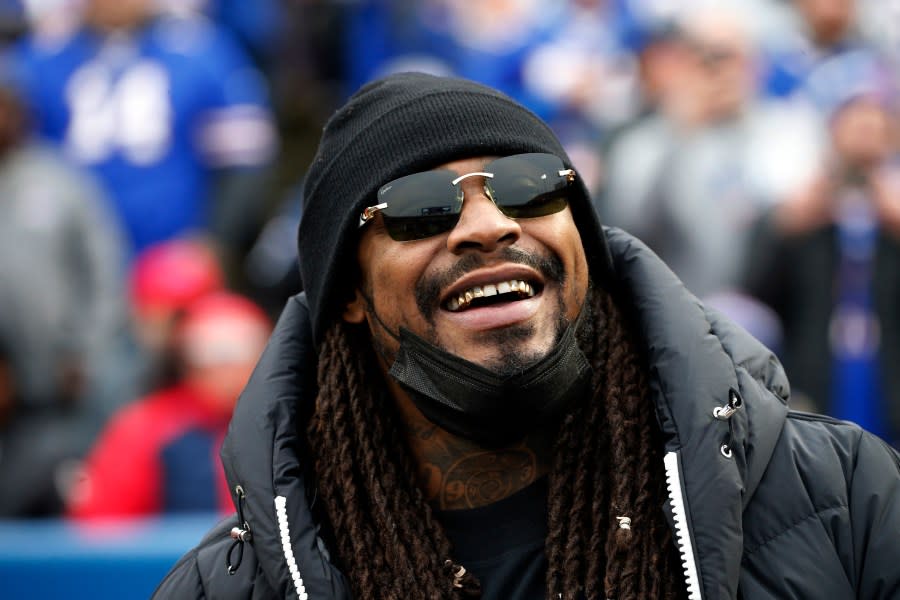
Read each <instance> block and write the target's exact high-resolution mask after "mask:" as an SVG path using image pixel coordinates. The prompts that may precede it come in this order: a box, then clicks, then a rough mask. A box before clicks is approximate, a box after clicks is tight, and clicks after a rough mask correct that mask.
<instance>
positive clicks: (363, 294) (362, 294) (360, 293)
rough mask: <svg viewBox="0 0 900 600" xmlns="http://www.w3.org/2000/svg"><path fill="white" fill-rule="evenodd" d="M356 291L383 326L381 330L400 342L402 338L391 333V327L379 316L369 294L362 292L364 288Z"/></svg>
mask: <svg viewBox="0 0 900 600" xmlns="http://www.w3.org/2000/svg"><path fill="white" fill-rule="evenodd" d="M356 291H357V292H359V295H360V296H362V299H363V301H365V303H366V306H367V307H368V308H369V312H370V313H371V314H372V316H373V317H375V321H377V322H378V324H379V325H381V328H382V329H384V330H385V331H386V332H387V333H388V335H389V336H391V337H392V338H394V339H395V340H397V341H398V342H399V341H400V336H399V335H398V334H396V333H394V332H393V331H391V329H390V327H388V326H387V325H386V324H385V322H384V321H382V320H381V317H380V316H378V313H377V312H376V311H375V303H373V302H372V299H371V298H369V296H368V294H366V293H365V292H364V291H363V290H362V288H356Z"/></svg>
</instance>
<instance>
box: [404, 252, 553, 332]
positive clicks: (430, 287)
mask: <svg viewBox="0 0 900 600" xmlns="http://www.w3.org/2000/svg"><path fill="white" fill-rule="evenodd" d="M497 259H500V260H502V261H505V262H510V263H516V264H521V265H526V266H528V267H531V268H532V269H534V270H536V271H537V272H538V273H540V274H541V276H542V277H543V278H544V279H545V280H547V281H553V282H556V283H558V284H560V285H563V284H565V280H566V272H565V269H564V268H563V264H562V260H561V259H560V258H559V257H558V256H557V255H555V254H548V255H541V254H537V253H533V252H526V251H525V250H521V249H519V248H511V247H506V248H502V249H500V250H498V251H496V252H493V253H491V262H492V263H493V262H497ZM487 262H488V261H487V259H486V258H485V257H484V256H483V255H482V254H478V253H470V254H465V255H464V256H462V257H461V258H460V259H459V260H458V261H456V263H454V264H453V266H451V267H449V268H448V269H446V270H445V271H442V272H440V273H435V274H431V275H429V276H425V275H423V276H422V277H420V278H419V279H418V280H417V281H416V284H415V290H414V294H415V300H416V306H417V307H418V309H419V311H420V312H421V313H422V315H424V317H425V319H426V320H427V321H428V322H429V323H431V322H432V321H433V318H434V312H435V311H436V310H437V309H438V302H439V300H440V297H441V290H443V289H445V288H446V287H447V286H449V285H450V284H452V283H453V282H454V281H456V280H457V279H459V278H460V277H462V276H463V275H465V274H467V273H469V272H471V271H475V270H476V269H479V268H481V267H484V266H485V265H487Z"/></svg>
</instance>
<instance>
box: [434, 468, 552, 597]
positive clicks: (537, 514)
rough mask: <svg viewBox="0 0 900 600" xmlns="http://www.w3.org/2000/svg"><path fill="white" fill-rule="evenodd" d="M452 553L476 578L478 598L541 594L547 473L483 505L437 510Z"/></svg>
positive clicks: (542, 592) (456, 560)
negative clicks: (498, 499)
mask: <svg viewBox="0 0 900 600" xmlns="http://www.w3.org/2000/svg"><path fill="white" fill-rule="evenodd" d="M437 518H438V520H439V521H440V523H441V524H442V525H443V526H444V529H445V530H446V532H447V536H448V537H449V538H450V541H451V542H452V543H453V548H454V552H453V559H454V561H455V562H456V563H457V564H461V565H462V566H464V567H465V568H466V570H468V571H469V572H471V573H473V574H474V575H475V576H476V577H478V580H479V581H480V582H481V590H482V599H483V600H495V599H496V600H543V598H544V597H545V594H546V591H545V580H546V579H545V576H546V573H547V557H546V556H545V555H544V541H545V539H546V537H547V478H546V477H543V478H541V479H539V480H538V481H536V482H535V483H533V484H532V485H530V486H528V487H526V488H525V489H523V490H520V491H518V492H516V493H515V494H513V495H512V496H510V497H508V498H504V499H503V500H500V501H498V502H495V503H493V504H489V505H488V506H483V507H479V508H472V509H465V510H446V511H439V512H437Z"/></svg>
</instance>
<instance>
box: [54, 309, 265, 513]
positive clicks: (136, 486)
mask: <svg viewBox="0 0 900 600" xmlns="http://www.w3.org/2000/svg"><path fill="white" fill-rule="evenodd" d="M270 330H271V324H270V321H269V319H268V317H267V316H266V315H265V313H263V312H262V310H261V309H260V308H259V307H257V306H256V305H255V304H253V303H252V302H250V301H249V300H247V299H246V298H244V297H242V296H238V295H235V294H230V293H225V292H220V293H216V294H212V295H208V296H204V297H202V298H200V299H198V300H196V301H194V302H192V303H191V304H190V305H189V306H188V307H187V309H186V310H185V312H184V314H183V317H182V318H181V319H180V320H179V323H178V325H177V328H176V334H175V338H176V342H175V351H176V352H177V354H178V359H179V360H178V364H179V367H180V373H179V378H178V381H177V382H176V383H175V384H173V385H172V386H170V387H168V388H166V389H164V390H161V391H159V392H156V393H153V394H150V395H149V396H147V397H144V398H142V399H140V400H138V401H137V402H135V403H134V404H132V405H130V406H127V407H125V408H123V409H122V410H121V411H120V412H118V413H117V414H116V415H115V416H114V417H113V418H112V419H111V420H110V422H109V424H108V426H107V428H106V430H105V431H104V432H103V434H102V435H101V436H100V439H99V440H98V442H97V444H96V446H95V447H94V448H93V450H92V451H91V453H90V455H89V456H88V459H87V461H86V464H85V472H84V475H83V478H82V479H81V480H80V481H79V482H78V483H77V484H76V486H75V488H74V491H73V494H72V497H71V504H70V506H69V512H70V514H71V515H72V516H73V517H75V518H79V519H83V518H96V517H125V516H141V515H151V514H159V513H173V512H190V511H229V512H230V511H231V510H233V506H232V503H231V500H230V495H229V493H228V486H227V483H226V481H225V474H224V472H223V471H222V465H221V463H220V462H219V458H218V451H219V447H220V445H221V442H222V438H223V436H224V435H225V430H226V428H227V425H228V421H229V419H230V417H231V411H232V409H233V408H234V404H235V402H236V401H237V398H238V395H239V394H240V392H241V391H242V389H243V387H244V385H245V384H246V383H247V380H248V379H249V377H250V373H251V371H252V370H253V367H254V366H255V364H256V361H257V360H258V359H259V356H260V354H261V353H262V349H263V347H264V345H265V343H266V341H267V339H268V336H269V332H270Z"/></svg>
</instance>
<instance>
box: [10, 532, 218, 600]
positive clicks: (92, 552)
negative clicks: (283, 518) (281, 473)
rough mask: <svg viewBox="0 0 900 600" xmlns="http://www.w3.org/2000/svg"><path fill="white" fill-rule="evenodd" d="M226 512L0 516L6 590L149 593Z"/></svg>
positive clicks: (93, 596) (36, 598)
mask: <svg viewBox="0 0 900 600" xmlns="http://www.w3.org/2000/svg"><path fill="white" fill-rule="evenodd" d="M220 518H221V515H216V514H197V515H190V516H178V517H165V518H154V519H140V520H117V521H103V522H96V523H91V524H80V523H78V524H76V523H71V522H66V521H61V520H40V521H0V582H2V584H0V598H9V599H10V600H12V599H16V600H18V599H26V600H43V599H44V598H47V599H50V598H67V599H69V600H78V599H81V598H83V599H85V600H87V599H90V600H105V599H116V600H131V599H135V600H146V599H147V598H149V597H150V595H151V594H152V593H153V590H154V589H155V588H156V585H157V584H158V583H159V582H160V580H161V579H162V578H163V577H164V576H165V574H166V573H167V572H168V571H169V569H170V568H171V567H172V565H174V564H175V562H176V561H177V560H178V559H179V558H180V557H181V556H182V555H183V554H184V553H185V552H187V551H188V550H189V549H190V548H192V547H194V546H195V545H197V543H198V542H199V541H200V539H201V538H202V537H203V535H204V534H205V533H206V531H207V530H208V529H209V528H210V527H211V526H212V525H213V524H214V523H215V522H216V521H218V520H219V519H220Z"/></svg>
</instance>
